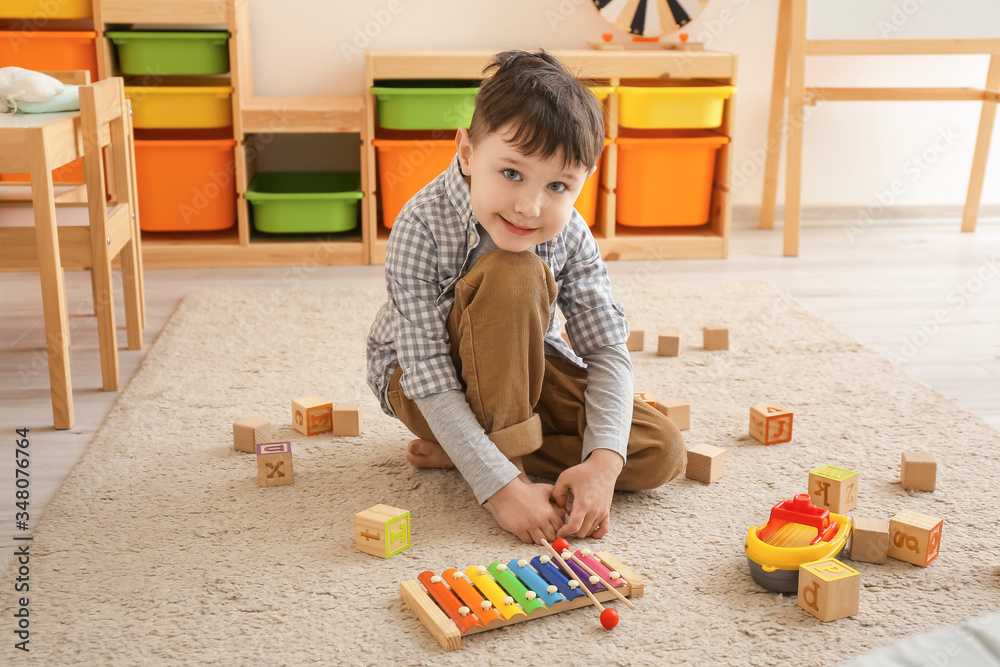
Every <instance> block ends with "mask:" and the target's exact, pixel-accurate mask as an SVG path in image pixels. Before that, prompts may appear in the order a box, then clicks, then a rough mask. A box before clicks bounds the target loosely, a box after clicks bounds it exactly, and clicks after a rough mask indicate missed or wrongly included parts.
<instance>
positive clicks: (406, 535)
mask: <svg viewBox="0 0 1000 667" xmlns="http://www.w3.org/2000/svg"><path fill="white" fill-rule="evenodd" d="M354 545H355V546H356V547H357V548H358V550H359V551H364V552H365V553H366V554H371V555H373V556H379V557H380V558H390V557H392V556H395V555H396V554H398V553H399V552H401V551H406V550H407V549H409V548H410V512H409V511H408V510H401V509H397V508H395V507H389V506H388V505H375V506H374V507H369V508H368V509H366V510H365V511H363V512H358V513H357V514H355V515H354Z"/></svg>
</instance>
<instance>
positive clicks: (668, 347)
mask: <svg viewBox="0 0 1000 667" xmlns="http://www.w3.org/2000/svg"><path fill="white" fill-rule="evenodd" d="M680 351H681V335H680V333H678V332H676V331H661V332H660V339H659V342H658V343H657V345H656V356H658V357H676V356H677V355H678V354H680Z"/></svg>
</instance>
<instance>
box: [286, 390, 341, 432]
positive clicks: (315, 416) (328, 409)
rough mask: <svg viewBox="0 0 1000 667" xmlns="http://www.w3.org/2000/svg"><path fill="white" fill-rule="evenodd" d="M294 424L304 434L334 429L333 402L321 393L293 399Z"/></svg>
mask: <svg viewBox="0 0 1000 667" xmlns="http://www.w3.org/2000/svg"><path fill="white" fill-rule="evenodd" d="M292 426H294V427H295V430H296V431H298V432H299V433H301V434H302V435H317V434H319V433H327V432H328V431H332V430H333V403H331V402H330V401H328V400H326V399H325V398H323V397H322V396H320V395H319V394H314V395H312V396H303V397H302V398H296V399H295V400H294V401H292Z"/></svg>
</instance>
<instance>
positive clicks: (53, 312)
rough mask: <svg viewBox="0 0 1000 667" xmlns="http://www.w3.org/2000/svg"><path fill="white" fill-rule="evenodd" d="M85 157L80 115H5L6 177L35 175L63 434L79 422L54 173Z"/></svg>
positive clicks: (1, 136) (56, 413) (1, 124)
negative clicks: (75, 413)
mask: <svg viewBox="0 0 1000 667" xmlns="http://www.w3.org/2000/svg"><path fill="white" fill-rule="evenodd" d="M82 156H83V134H82V129H81V124H80V112H79V111H70V112H63V113H48V114H14V115H11V116H0V173H5V174H24V173H27V174H29V175H30V176H31V198H32V208H33V209H34V213H35V238H36V244H37V248H38V264H39V275H40V277H41V281H42V307H43V311H44V317H45V341H46V349H47V351H48V358H49V384H50V385H51V387H52V417H53V420H54V424H55V427H56V428H57V429H68V428H72V426H73V423H74V418H73V388H72V383H71V381H70V372H69V325H68V319H67V312H66V289H65V285H64V284H63V270H62V263H61V260H60V257H59V235H58V231H57V229H56V206H55V193H54V191H53V187H52V170H53V169H57V168H58V167H61V166H63V165H64V164H67V163H69V162H72V161H73V160H75V159H77V158H79V157H82Z"/></svg>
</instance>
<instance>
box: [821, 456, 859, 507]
mask: <svg viewBox="0 0 1000 667" xmlns="http://www.w3.org/2000/svg"><path fill="white" fill-rule="evenodd" d="M809 498H810V499H812V503H813V505H816V506H818V507H825V508H826V509H828V510H830V511H831V512H836V513H837V514H844V513H845V512H850V511H851V510H852V509H854V508H855V507H857V506H858V473H856V472H855V471H853V470H847V469H846V468H838V467H837V466H823V467H821V468H816V469H815V470H813V471H812V472H811V473H809Z"/></svg>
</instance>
